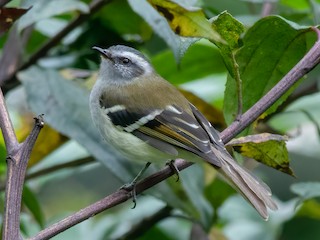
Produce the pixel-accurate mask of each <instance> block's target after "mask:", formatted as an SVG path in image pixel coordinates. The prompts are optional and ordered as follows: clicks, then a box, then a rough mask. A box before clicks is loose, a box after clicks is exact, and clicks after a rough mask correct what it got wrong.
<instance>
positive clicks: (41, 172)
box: [25, 157, 96, 180]
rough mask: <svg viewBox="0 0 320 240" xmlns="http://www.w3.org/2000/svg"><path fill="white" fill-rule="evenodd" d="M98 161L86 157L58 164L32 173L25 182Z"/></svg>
mask: <svg viewBox="0 0 320 240" xmlns="http://www.w3.org/2000/svg"><path fill="white" fill-rule="evenodd" d="M95 162H96V161H95V160H94V159H93V158H92V157H85V158H80V159H77V160H74V161H71V162H66V163H61V164H57V165H54V166H52V167H48V168H44V169H41V170H39V171H37V172H34V173H31V174H27V176H26V179H25V180H30V179H33V178H37V177H40V176H43V175H47V174H50V173H52V172H56V171H59V170H62V169H66V168H74V167H79V166H83V165H85V164H88V163H95Z"/></svg>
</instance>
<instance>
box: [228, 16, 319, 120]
mask: <svg viewBox="0 0 320 240" xmlns="http://www.w3.org/2000/svg"><path fill="white" fill-rule="evenodd" d="M310 37H311V38H313V39H312V41H313V42H314V40H315V36H314V33H313V32H312V31H311V30H310V28H307V27H300V26H298V25H296V24H294V23H292V22H289V21H286V20H285V19H283V18H281V17H278V16H270V17H266V18H263V19H261V20H260V21H258V22H257V23H256V24H255V25H254V26H253V27H251V28H250V29H249V30H248V32H247V33H246V34H245V36H244V38H243V47H242V48H241V49H240V50H239V51H238V52H237V54H236V61H237V63H238V64H239V71H240V74H241V79H242V95H243V112H245V111H246V110H248V109H249V108H250V107H251V106H252V105H253V104H254V103H256V102H257V101H258V100H259V99H260V98H261V97H262V96H264V95H265V94H266V93H267V92H268V91H269V90H270V89H271V88H272V87H273V86H274V85H275V84H276V83H278V82H279V80H280V79H281V78H282V77H283V76H284V75H285V74H286V73H287V72H288V71H289V70H290V69H291V68H292V67H293V66H294V65H295V64H296V63H297V62H298V61H299V60H300V59H301V58H302V57H303V56H304V55H305V53H306V52H307V50H308V49H309V43H310V39H309V38H310ZM293 89H294V88H291V91H289V92H287V93H286V94H285V95H284V96H282V97H281V98H280V99H279V100H278V101H277V102H276V103H275V104H274V105H273V106H272V107H271V108H269V109H268V110H267V111H266V114H270V113H272V112H274V111H275V110H276V109H277V107H278V106H279V105H281V103H282V102H283V101H284V100H285V99H286V98H287V97H288V95H289V94H290V93H291V92H292V91H293ZM235 96H237V88H236V82H235V80H234V79H233V78H232V77H231V76H229V77H228V80H227V84H226V91H225V102H224V115H225V119H226V122H227V123H228V124H230V123H231V122H232V121H233V120H234V118H235V115H236V113H237V100H236V99H237V98H236V97H235Z"/></svg>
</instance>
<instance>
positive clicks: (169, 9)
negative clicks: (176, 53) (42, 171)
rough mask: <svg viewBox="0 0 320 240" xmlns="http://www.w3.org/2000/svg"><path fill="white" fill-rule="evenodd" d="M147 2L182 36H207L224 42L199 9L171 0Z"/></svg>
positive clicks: (214, 40)
mask: <svg viewBox="0 0 320 240" xmlns="http://www.w3.org/2000/svg"><path fill="white" fill-rule="evenodd" d="M148 2H149V3H150V4H151V5H152V6H153V7H154V8H155V9H156V10H157V11H158V12H159V13H160V14H161V15H162V16H164V17H165V18H166V19H167V21H168V23H169V25H170V27H171V29H172V30H173V31H174V32H175V33H176V34H178V35H181V36H184V37H201V38H207V39H209V40H211V41H213V42H217V43H225V40H223V38H222V37H221V36H220V34H219V33H218V32H217V31H215V30H214V29H213V28H212V27H211V24H210V22H209V21H208V19H207V18H206V17H205V15H204V13H203V12H202V10H201V9H199V8H195V7H188V8H186V7H182V6H180V5H179V4H177V3H175V2H171V1H162V0H148Z"/></svg>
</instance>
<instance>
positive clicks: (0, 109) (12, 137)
mask: <svg viewBox="0 0 320 240" xmlns="http://www.w3.org/2000/svg"><path fill="white" fill-rule="evenodd" d="M0 126H1V131H2V135H3V138H4V142H5V144H6V149H7V152H8V153H10V152H13V151H14V149H15V148H17V147H18V140H17V137H16V134H15V133H14V130H13V126H12V122H11V119H10V117H9V114H8V110H7V107H6V104H5V101H4V97H3V94H2V91H1V90H0Z"/></svg>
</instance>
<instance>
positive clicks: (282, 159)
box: [228, 133, 294, 176]
mask: <svg viewBox="0 0 320 240" xmlns="http://www.w3.org/2000/svg"><path fill="white" fill-rule="evenodd" d="M287 140H288V139H287V137H285V136H281V135H276V134H269V133H262V134H256V135H249V136H246V137H241V138H237V139H234V140H232V141H231V142H229V143H228V145H231V146H233V147H234V149H235V150H236V151H237V152H239V153H241V154H242V155H243V156H246V157H249V158H253V159H255V160H257V161H258V162H261V163H263V164H265V165H267V166H269V167H272V168H275V169H277V170H279V171H281V172H284V173H287V174H289V175H291V176H294V174H293V171H292V169H291V168H290V167H289V155H288V150H287V148H286V143H285V141H287Z"/></svg>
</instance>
